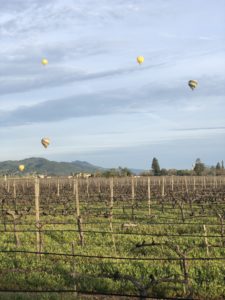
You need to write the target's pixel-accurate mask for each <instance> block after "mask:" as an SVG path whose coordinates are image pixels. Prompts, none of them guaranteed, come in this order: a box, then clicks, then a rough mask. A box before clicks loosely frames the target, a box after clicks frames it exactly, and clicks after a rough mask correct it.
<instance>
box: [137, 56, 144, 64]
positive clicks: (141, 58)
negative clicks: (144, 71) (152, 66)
mask: <svg viewBox="0 0 225 300" xmlns="http://www.w3.org/2000/svg"><path fill="white" fill-rule="evenodd" d="M144 60H145V58H144V56H138V57H137V62H138V63H139V65H141V64H142V63H143V62H144Z"/></svg>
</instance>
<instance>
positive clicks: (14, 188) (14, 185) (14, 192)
mask: <svg viewBox="0 0 225 300" xmlns="http://www.w3.org/2000/svg"><path fill="white" fill-rule="evenodd" d="M13 198H14V199H15V198H16V183H15V180H14V181H13Z"/></svg>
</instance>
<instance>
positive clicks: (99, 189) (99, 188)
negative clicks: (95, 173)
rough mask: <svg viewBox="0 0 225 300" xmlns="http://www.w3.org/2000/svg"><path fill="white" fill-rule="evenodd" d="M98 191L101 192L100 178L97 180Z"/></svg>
mask: <svg viewBox="0 0 225 300" xmlns="http://www.w3.org/2000/svg"><path fill="white" fill-rule="evenodd" d="M98 193H99V194H100V193H101V182H100V179H99V180H98Z"/></svg>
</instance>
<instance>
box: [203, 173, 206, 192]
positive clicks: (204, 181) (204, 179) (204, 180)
mask: <svg viewBox="0 0 225 300" xmlns="http://www.w3.org/2000/svg"><path fill="white" fill-rule="evenodd" d="M203 183H204V188H205V189H206V178H205V176H204V177H203Z"/></svg>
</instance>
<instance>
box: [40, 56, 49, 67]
mask: <svg viewBox="0 0 225 300" xmlns="http://www.w3.org/2000/svg"><path fill="white" fill-rule="evenodd" d="M41 63H42V65H43V66H46V65H47V64H48V60H47V59H46V58H43V59H42V61H41Z"/></svg>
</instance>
